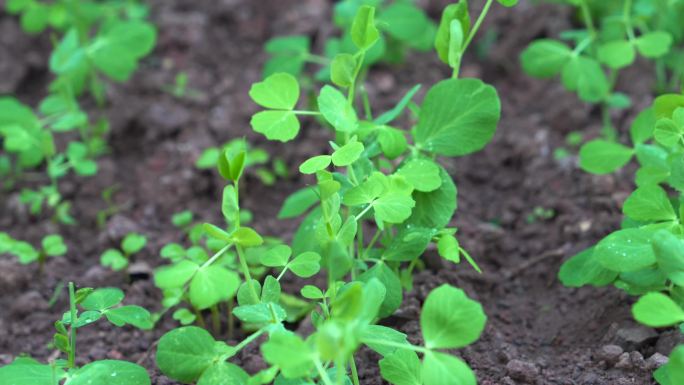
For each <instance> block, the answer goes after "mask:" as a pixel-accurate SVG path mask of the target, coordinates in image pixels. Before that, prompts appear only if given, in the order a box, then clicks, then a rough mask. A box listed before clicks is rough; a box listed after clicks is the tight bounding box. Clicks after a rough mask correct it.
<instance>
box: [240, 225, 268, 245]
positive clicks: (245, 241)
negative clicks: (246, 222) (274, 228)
mask: <svg viewBox="0 0 684 385" xmlns="http://www.w3.org/2000/svg"><path fill="white" fill-rule="evenodd" d="M232 238H233V242H235V243H236V244H238V245H240V246H243V247H254V246H259V245H261V244H262V243H264V239H263V238H261V235H259V233H257V232H256V231H254V229H252V228H251V227H240V228H239V229H237V230H235V232H233V234H232Z"/></svg>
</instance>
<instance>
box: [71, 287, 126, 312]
mask: <svg viewBox="0 0 684 385" xmlns="http://www.w3.org/2000/svg"><path fill="white" fill-rule="evenodd" d="M123 299H124V293H123V291H121V289H117V288H113V287H108V288H102V289H97V290H95V291H93V292H92V293H90V294H88V296H87V297H86V298H85V299H84V300H83V302H81V306H83V308H84V309H85V310H97V311H103V310H106V309H109V308H110V307H112V306H116V305H118V304H119V303H121V301H123Z"/></svg>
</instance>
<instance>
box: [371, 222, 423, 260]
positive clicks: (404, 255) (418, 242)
mask: <svg viewBox="0 0 684 385" xmlns="http://www.w3.org/2000/svg"><path fill="white" fill-rule="evenodd" d="M433 235H434V231H433V230H431V229H427V228H424V227H414V226H412V227H410V228H406V229H403V230H401V231H399V232H398V233H397V234H396V236H395V237H393V239H392V240H391V241H390V243H389V245H387V248H386V249H385V252H384V253H383V254H382V257H383V259H386V260H388V261H412V260H414V259H416V258H418V257H420V256H421V255H422V254H423V252H424V251H425V249H427V246H428V244H429V243H430V240H431V239H432V236H433Z"/></svg>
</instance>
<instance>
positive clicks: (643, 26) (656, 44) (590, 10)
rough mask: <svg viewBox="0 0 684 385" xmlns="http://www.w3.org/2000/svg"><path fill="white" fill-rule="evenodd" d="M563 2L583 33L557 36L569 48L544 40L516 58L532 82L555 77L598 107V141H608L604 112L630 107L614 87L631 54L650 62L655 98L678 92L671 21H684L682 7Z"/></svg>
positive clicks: (678, 40) (677, 51)
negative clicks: (600, 113)
mask: <svg viewBox="0 0 684 385" xmlns="http://www.w3.org/2000/svg"><path fill="white" fill-rule="evenodd" d="M563 2H564V3H567V4H571V5H574V6H575V7H577V10H578V13H579V14H580V16H581V19H582V22H583V23H584V25H585V28H584V29H581V30H573V31H566V32H564V33H562V34H561V36H560V37H561V39H563V40H568V41H570V42H571V43H572V44H571V45H570V44H567V43H564V42H562V41H560V40H555V39H548V38H545V39H539V40H536V41H534V42H532V44H530V46H529V47H528V48H527V49H526V50H525V51H524V52H523V53H522V55H521V61H522V66H523V69H524V70H525V72H527V73H528V74H529V75H531V76H533V77H536V78H554V77H557V76H559V75H560V77H561V81H562V83H563V86H564V87H565V88H566V89H567V90H568V91H572V92H576V93H577V95H578V96H579V98H580V99H581V100H583V101H586V102H589V103H598V104H601V107H602V111H603V128H604V135H605V137H606V138H608V139H614V138H615V130H614V127H613V123H612V121H611V117H610V109H612V108H618V109H624V108H627V107H629V106H630V105H631V101H630V98H629V97H628V96H627V95H625V94H623V93H620V92H617V91H615V86H616V84H617V79H618V76H619V73H620V71H622V70H624V69H625V68H627V67H629V66H631V65H632V64H633V63H634V62H635V61H636V58H637V54H638V55H639V56H642V57H644V58H646V59H649V60H652V61H653V62H654V64H655V68H656V76H657V79H658V88H659V89H660V91H661V92H666V91H667V90H673V89H674V90H676V89H678V87H679V86H678V84H680V82H681V75H682V69H681V66H680V65H678V64H677V63H681V58H682V52H684V51H682V43H684V35H683V34H682V33H681V28H680V26H679V25H678V22H677V20H680V19H681V17H682V15H684V5H682V4H681V3H677V4H670V3H667V2H657V1H650V0H620V1H617V0H611V1H589V0H563ZM572 45H574V47H573V46H572ZM678 60H679V61H678Z"/></svg>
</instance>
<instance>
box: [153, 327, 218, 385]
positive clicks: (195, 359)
mask: <svg viewBox="0 0 684 385" xmlns="http://www.w3.org/2000/svg"><path fill="white" fill-rule="evenodd" d="M215 349H216V341H215V340H214V338H213V337H212V336H211V334H209V332H208V331H206V330H204V329H202V328H198V327H195V326H185V327H181V328H178V329H174V330H171V331H170V332H168V333H166V334H164V336H162V338H161V339H160V340H159V344H158V345H157V366H158V367H159V369H160V370H161V371H162V373H164V374H165V375H166V376H168V377H170V378H172V379H174V380H177V381H180V382H183V383H191V382H195V381H197V379H199V377H200V376H201V375H202V373H203V372H204V371H205V370H207V368H209V367H210V366H211V365H212V364H213V363H214V360H215V359H216V358H217V356H218V354H217V352H215Z"/></svg>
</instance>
